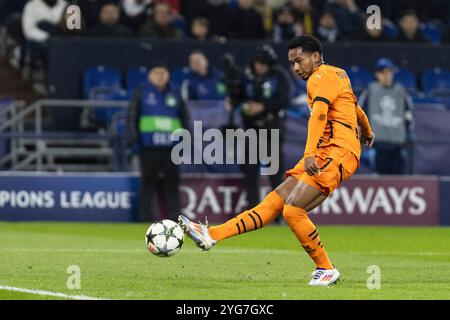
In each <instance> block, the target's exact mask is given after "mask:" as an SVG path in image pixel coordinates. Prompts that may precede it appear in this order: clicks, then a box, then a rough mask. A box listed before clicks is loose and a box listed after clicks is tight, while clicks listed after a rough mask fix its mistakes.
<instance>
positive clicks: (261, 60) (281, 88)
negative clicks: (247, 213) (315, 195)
mask: <svg viewBox="0 0 450 320" xmlns="http://www.w3.org/2000/svg"><path fill="white" fill-rule="evenodd" d="M246 77H247V79H246V85H245V102H244V103H243V105H242V108H241V115H242V120H243V125H244V128H245V129H246V130H247V129H255V130H258V129H268V130H271V129H277V130H279V131H278V132H279V140H278V141H277V146H278V159H279V165H280V167H279V170H278V172H277V173H275V174H273V175H270V176H269V180H270V183H271V185H272V187H273V186H277V185H279V184H280V183H281V181H282V180H283V175H284V170H283V166H284V160H283V159H284V158H283V152H282V150H283V144H284V132H285V124H284V122H285V112H286V108H287V107H288V106H289V103H290V99H291V82H290V79H289V74H288V72H287V71H286V70H285V69H284V68H283V67H282V66H281V65H279V64H278V58H277V54H276V52H275V51H274V49H273V48H272V47H270V46H268V45H264V46H262V47H261V48H258V49H257V50H256V52H255V54H254V56H253V59H252V61H251V65H250V68H249V70H248V72H246ZM227 108H228V109H229V110H230V111H231V108H230V107H229V106H227ZM266 142H267V145H266V147H267V149H266V150H268V152H269V154H272V156H273V153H272V152H276V151H275V150H273V151H272V150H271V145H272V143H269V142H268V141H264V140H260V141H258V143H260V146H261V144H264V143H266ZM245 148H246V150H245V152H244V154H245V157H246V159H245V160H246V161H245V164H243V165H241V170H242V172H243V173H244V175H245V178H244V186H245V190H246V192H247V202H248V206H249V208H251V207H252V206H254V205H255V203H258V202H259V201H260V194H259V188H258V187H257V186H258V185H259V177H260V165H259V164H251V163H250V161H249V158H248V157H249V154H250V147H249V146H248V144H245ZM259 161H261V159H258V162H259Z"/></svg>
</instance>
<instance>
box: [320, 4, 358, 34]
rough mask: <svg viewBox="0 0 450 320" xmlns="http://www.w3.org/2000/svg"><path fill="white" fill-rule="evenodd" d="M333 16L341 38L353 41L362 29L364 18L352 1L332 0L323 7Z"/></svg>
mask: <svg viewBox="0 0 450 320" xmlns="http://www.w3.org/2000/svg"><path fill="white" fill-rule="evenodd" d="M325 10H326V11H329V12H331V13H332V14H333V16H334V18H335V19H336V24H337V28H338V29H339V32H340V35H341V38H343V39H346V40H347V39H355V38H358V36H359V35H360V31H361V30H362V28H363V24H364V16H363V13H362V12H361V11H360V10H359V8H358V6H357V5H356V4H355V1H354V0H334V1H333V2H331V3H329V4H328V5H327V6H326V7H325Z"/></svg>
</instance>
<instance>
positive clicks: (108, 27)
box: [89, 3, 133, 37]
mask: <svg viewBox="0 0 450 320" xmlns="http://www.w3.org/2000/svg"><path fill="white" fill-rule="evenodd" d="M119 19H120V10H119V7H118V6H117V5H116V4H114V3H108V4H105V5H103V7H102V8H101V9H100V16H99V20H100V21H99V23H98V24H97V25H95V26H94V27H93V28H92V29H91V30H90V32H89V34H90V35H91V36H97V37H127V36H131V35H133V33H132V32H131V30H130V29H129V28H128V27H127V26H125V25H123V24H121V23H119Z"/></svg>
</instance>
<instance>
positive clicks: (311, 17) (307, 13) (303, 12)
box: [289, 0, 319, 34]
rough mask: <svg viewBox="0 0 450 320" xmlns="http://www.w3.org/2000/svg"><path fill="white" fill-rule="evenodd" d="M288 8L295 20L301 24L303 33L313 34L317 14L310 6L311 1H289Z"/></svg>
mask: <svg viewBox="0 0 450 320" xmlns="http://www.w3.org/2000/svg"><path fill="white" fill-rule="evenodd" d="M289 6H290V7H291V10H292V12H293V14H294V16H295V19H296V20H297V21H298V22H300V23H301V24H302V26H303V29H304V32H305V33H307V34H313V33H314V30H315V29H316V26H317V20H318V18H319V14H318V12H317V10H316V9H315V8H314V7H313V6H312V5H311V0H290V1H289Z"/></svg>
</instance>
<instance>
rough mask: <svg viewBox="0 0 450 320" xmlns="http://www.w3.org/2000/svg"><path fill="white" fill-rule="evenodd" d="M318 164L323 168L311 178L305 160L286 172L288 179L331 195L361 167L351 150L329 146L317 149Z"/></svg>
mask: <svg viewBox="0 0 450 320" xmlns="http://www.w3.org/2000/svg"><path fill="white" fill-rule="evenodd" d="M315 157H316V160H317V163H318V164H319V167H320V168H321V170H320V173H319V172H318V173H316V174H315V175H313V176H310V175H309V174H308V173H306V172H305V169H304V168H305V166H304V162H305V160H304V158H302V159H301V160H300V161H299V162H298V163H297V165H296V166H295V167H294V168H293V169H291V170H289V171H286V177H289V176H293V177H294V178H296V179H297V180H301V181H303V182H305V183H307V184H309V185H310V186H312V187H314V188H316V189H318V190H320V191H322V192H323V193H325V194H326V195H330V194H331V193H332V192H333V190H334V189H336V188H337V187H338V186H339V185H340V184H341V183H342V181H345V180H347V179H348V178H350V177H351V176H352V175H353V174H354V173H355V171H356V169H358V167H359V160H358V158H357V157H356V156H355V155H354V154H353V153H352V152H350V151H349V150H347V149H345V148H342V147H339V146H336V145H329V146H324V147H320V148H317V151H316V154H315Z"/></svg>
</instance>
